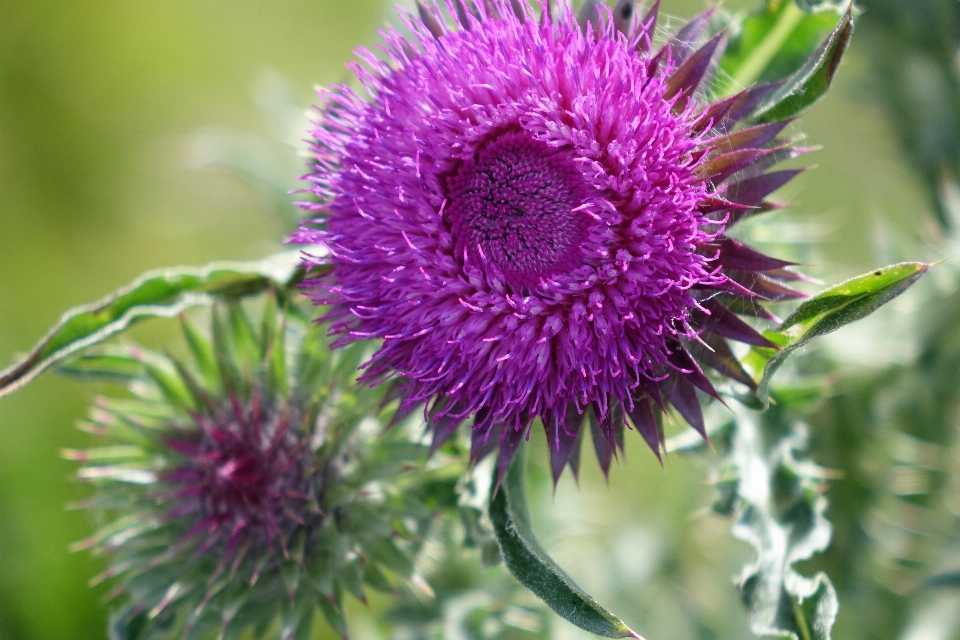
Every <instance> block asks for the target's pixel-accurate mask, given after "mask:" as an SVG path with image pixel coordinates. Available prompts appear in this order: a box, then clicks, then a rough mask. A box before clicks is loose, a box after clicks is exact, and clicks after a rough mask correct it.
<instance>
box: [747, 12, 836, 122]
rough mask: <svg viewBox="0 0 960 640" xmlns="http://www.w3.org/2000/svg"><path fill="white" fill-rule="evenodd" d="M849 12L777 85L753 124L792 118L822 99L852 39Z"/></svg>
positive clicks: (755, 113)
mask: <svg viewBox="0 0 960 640" xmlns="http://www.w3.org/2000/svg"><path fill="white" fill-rule="evenodd" d="M851 11H852V8H848V9H847V11H846V12H845V13H844V14H843V16H842V17H841V18H840V22H838V23H837V26H836V27H835V28H834V30H833V31H832V32H831V33H830V35H829V36H828V37H827V39H826V40H824V41H823V43H822V44H821V45H820V46H819V47H817V49H816V51H814V52H813V55H811V56H810V58H809V59H808V60H807V61H806V62H805V63H804V64H803V65H802V66H801V67H800V68H799V69H798V70H797V71H796V72H794V73H793V74H792V75H790V76H787V77H786V78H784V79H783V80H782V81H779V82H778V83H777V86H776V88H775V89H774V90H773V93H771V94H770V96H769V97H768V98H767V99H766V100H764V101H763V102H762V103H760V105H759V106H758V107H757V109H756V110H755V111H754V112H753V113H752V114H751V117H753V118H754V119H755V120H756V121H757V122H777V121H780V120H784V119H786V118H792V117H794V116H796V115H797V114H799V113H800V112H802V111H803V110H804V109H806V108H807V107H809V106H810V105H812V104H813V103H814V102H816V101H817V100H819V99H820V98H822V97H823V95H824V94H825V93H826V92H827V89H829V88H830V84H831V83H832V82H833V76H834V75H835V74H836V72H837V68H838V67H839V66H840V60H841V59H842V58H843V54H844V52H845V51H846V50H847V45H848V44H850V37H851V36H852V35H853V17H852V16H851Z"/></svg>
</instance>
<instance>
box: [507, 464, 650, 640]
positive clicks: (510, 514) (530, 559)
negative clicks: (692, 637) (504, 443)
mask: <svg viewBox="0 0 960 640" xmlns="http://www.w3.org/2000/svg"><path fill="white" fill-rule="evenodd" d="M526 449H527V447H526V446H525V445H521V446H520V448H519V450H518V452H517V454H516V457H515V458H514V460H513V463H512V464H511V465H510V469H509V470H508V472H507V475H506V478H505V480H504V482H503V484H502V485H501V486H500V488H499V490H495V489H491V491H495V493H493V497H492V499H491V500H490V520H491V522H492V523H493V529H494V533H495V534H496V537H497V542H498V543H499V545H500V553H501V554H502V556H503V560H504V563H505V564H506V565H507V568H508V569H509V570H510V573H512V574H513V576H514V577H515V578H516V579H517V581H518V582H520V584H522V585H523V586H525V587H526V588H527V589H529V590H530V591H532V592H533V593H534V595H536V596H537V597H538V598H540V599H541V600H543V602H545V603H546V604H547V606H548V607H550V608H551V609H553V610H554V611H555V612H556V613H557V614H559V615H560V616H562V617H563V618H565V619H566V620H568V621H570V622H571V623H573V624H575V625H576V626H578V627H580V628H581V629H585V630H587V631H589V632H591V633H595V634H597V635H600V636H604V637H606V638H641V639H642V637H641V636H640V635H638V634H637V633H635V632H634V631H632V630H631V629H630V628H629V627H627V625H625V624H624V623H623V622H622V621H621V620H620V619H619V618H617V617H616V616H615V615H613V614H612V613H610V612H609V611H607V610H606V609H604V608H603V607H602V606H601V605H600V604H599V603H598V602H597V601H596V600H594V599H593V598H592V597H591V596H590V595H589V594H587V593H586V592H585V591H584V590H583V589H582V588H580V586H579V585H577V583H576V582H574V581H573V579H572V578H571V577H570V576H569V575H567V574H566V572H564V571H563V569H561V568H560V567H559V566H558V565H557V563H556V562H554V561H553V559H552V558H551V557H550V556H549V554H547V552H546V551H545V550H544V549H543V547H542V546H540V542H539V541H538V540H537V537H536V535H535V534H534V532H533V528H532V527H531V525H530V514H529V512H528V510H527V499H526V490H525V487H524V482H525V480H524V476H525V473H526ZM497 477H498V474H497V473H494V474H493V479H494V482H496V479H497Z"/></svg>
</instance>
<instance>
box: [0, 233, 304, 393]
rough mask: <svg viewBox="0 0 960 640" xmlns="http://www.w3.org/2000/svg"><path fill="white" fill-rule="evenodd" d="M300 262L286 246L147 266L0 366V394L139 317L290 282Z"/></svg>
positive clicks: (77, 309)
mask: <svg viewBox="0 0 960 640" xmlns="http://www.w3.org/2000/svg"><path fill="white" fill-rule="evenodd" d="M298 263H299V254H298V252H288V253H282V254H279V255H276V256H272V257H270V258H266V259H264V260H259V261H253V262H217V263H212V264H210V265H207V266H205V267H178V268H173V269H163V270H160V271H152V272H148V273H146V274H144V275H143V276H141V277H139V278H137V279H136V280H134V281H133V282H132V283H131V284H129V285H127V286H125V287H122V288H120V289H118V290H117V291H115V292H114V293H111V294H110V295H108V296H106V297H105V298H103V299H101V300H99V301H98V302H95V303H93V304H89V305H84V306H80V307H75V308H73V309H71V310H69V311H67V312H66V313H65V314H63V315H62V316H61V317H60V320H59V321H58V322H57V324H56V325H54V327H53V328H52V329H51V330H50V331H49V332H48V333H47V335H46V336H44V337H43V339H42V340H40V342H39V343H38V344H37V345H36V346H35V347H34V348H33V349H32V350H31V351H30V353H29V354H27V356H26V357H24V358H23V359H22V360H20V362H17V363H16V364H14V365H12V366H10V367H9V368H7V369H5V370H4V371H2V372H0V397H3V396H5V395H7V394H9V393H13V392H14V391H16V390H17V389H19V388H21V387H22V386H24V385H25V384H27V383H28V382H30V381H31V380H33V379H34V378H36V377H37V376H38V375H40V374H41V373H43V372H44V371H46V370H47V369H48V368H50V367H51V366H53V365H55V364H58V363H60V362H63V361H64V360H66V359H67V358H70V357H73V356H76V355H77V354H78V353H80V352H81V351H82V350H83V349H85V348H87V347H89V346H91V345H94V344H97V343H99V342H102V341H104V340H106V339H107V338H109V337H111V336H114V335H116V334H117V333H119V332H121V331H123V330H125V329H126V328H128V327H129V326H131V325H132V324H135V323H137V322H139V321H141V320H145V319H148V318H172V317H175V316H177V315H179V314H180V313H182V312H183V311H185V310H186V309H188V308H190V307H194V306H198V305H208V304H211V303H212V302H213V301H214V300H215V299H216V298H217V297H239V296H243V295H248V294H251V293H256V292H259V291H263V290H264V289H265V288H267V287H269V286H270V285H271V284H275V285H278V286H280V287H286V286H289V285H290V284H291V283H292V282H293V281H294V280H295V279H296V276H297V274H298V273H299V270H298V266H297V265H298Z"/></svg>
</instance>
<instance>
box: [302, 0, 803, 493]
mask: <svg viewBox="0 0 960 640" xmlns="http://www.w3.org/2000/svg"><path fill="white" fill-rule="evenodd" d="M559 5H560V6H559V7H555V8H554V9H551V3H549V2H547V3H540V7H539V15H537V13H538V12H537V11H535V10H534V7H532V6H531V5H529V4H528V3H527V2H521V1H518V0H511V1H508V0H485V1H483V2H480V1H479V0H464V1H450V2H447V3H445V4H443V5H442V6H441V5H438V4H436V3H429V4H428V3H423V4H420V5H419V8H420V11H419V15H418V16H406V22H407V25H408V27H409V29H410V32H411V33H412V35H410V36H404V35H401V34H400V33H398V32H396V31H392V30H390V31H387V32H385V33H384V34H383V37H384V40H385V46H384V52H385V54H386V56H385V59H378V58H377V57H376V56H374V55H373V54H371V53H370V52H368V51H365V50H360V52H359V57H360V58H361V59H362V60H363V62H364V63H365V66H361V65H359V64H355V65H353V67H352V68H353V71H354V72H355V73H356V75H357V77H358V78H359V80H360V82H361V83H362V84H363V87H364V89H365V90H366V92H367V93H368V94H369V99H367V98H363V97H361V96H359V95H357V94H356V93H354V92H353V91H352V90H351V89H349V88H347V87H339V88H336V89H332V90H329V91H325V92H323V93H322V106H321V108H320V109H319V112H318V115H317V120H316V126H315V128H314V129H313V130H312V135H313V137H314V143H313V156H314V158H315V162H314V163H313V171H312V173H310V174H309V175H308V176H306V179H307V180H308V181H309V182H310V185H311V190H312V192H313V193H314V194H315V196H316V201H315V202H313V203H306V204H304V206H305V207H306V208H308V209H309V210H311V211H312V212H313V214H314V216H315V217H314V219H313V220H311V221H310V222H308V223H306V224H305V225H304V226H303V227H302V228H301V230H300V231H299V233H297V234H295V235H294V236H292V238H291V240H292V241H293V242H295V243H300V244H304V245H309V246H308V248H306V249H305V250H304V256H305V261H306V264H307V265H309V266H316V265H328V266H329V265H332V266H333V269H331V270H328V271H324V272H323V275H322V276H318V277H316V278H314V279H313V280H311V281H309V282H308V283H307V288H308V291H309V294H310V295H311V296H312V297H313V299H314V301H315V302H316V303H317V304H325V305H330V306H329V309H328V311H327V313H326V315H325V316H323V318H321V320H323V321H330V322H331V332H332V333H333V334H335V335H337V336H339V338H338V340H337V341H336V343H335V345H336V346H344V345H347V344H350V343H353V342H356V341H358V340H366V339H371V338H374V339H379V340H382V346H381V348H380V349H379V351H377V352H376V353H375V354H374V355H373V357H372V358H371V359H370V360H369V361H368V362H367V363H366V364H365V365H364V367H365V373H364V376H363V378H362V380H364V381H367V382H369V383H379V382H382V381H385V380H387V379H390V378H394V379H395V381H394V382H395V384H396V385H397V390H396V395H398V396H399V397H400V399H401V406H400V411H401V413H406V412H408V411H412V410H414V408H416V407H418V406H420V405H423V406H424V407H425V412H426V417H427V419H428V423H429V425H430V427H431V428H432V429H433V433H434V443H435V445H438V444H440V443H442V442H444V441H445V440H446V439H447V438H448V437H450V435H451V434H452V433H453V432H454V430H455V429H456V428H457V426H458V425H459V424H461V423H463V422H468V423H470V424H471V426H472V429H473V452H472V456H473V458H474V459H477V458H480V457H482V456H484V455H486V454H488V453H490V452H492V451H494V450H496V449H497V447H499V452H500V453H499V456H500V470H501V473H503V472H504V471H505V469H506V467H507V465H508V463H509V461H510V459H511V458H512V456H513V454H514V452H515V450H516V448H517V446H518V444H519V442H520V440H521V439H522V438H524V437H525V435H527V434H528V433H529V429H530V428H531V425H532V424H533V422H534V420H535V419H536V418H538V417H539V418H540V420H541V421H542V423H543V426H544V428H545V429H546V432H547V436H548V441H549V443H550V455H551V463H552V466H553V473H554V478H555V479H556V478H558V477H559V475H560V473H561V472H562V470H563V469H564V467H565V466H566V465H567V464H570V465H571V466H574V467H575V466H576V464H577V462H576V461H577V460H578V459H579V455H578V454H577V455H575V452H577V451H579V443H580V441H581V438H580V434H581V431H584V430H586V429H587V427H586V425H587V424H589V425H590V427H589V428H590V430H591V431H592V435H593V441H594V446H595V449H596V452H597V456H598V458H599V460H600V462H601V465H602V466H603V468H604V471H606V470H607V468H608V467H609V464H610V460H611V457H612V455H614V454H615V452H616V449H617V448H622V446H623V439H622V434H623V430H624V428H625V426H626V425H627V421H628V420H629V423H630V424H632V425H633V426H634V427H636V429H637V430H638V431H639V432H640V434H641V435H642V436H643V437H644V438H645V440H646V441H647V443H648V444H649V445H650V447H651V448H652V449H653V450H654V451H655V452H657V454H658V455H659V451H660V447H661V444H662V441H663V435H662V428H661V426H660V414H661V412H662V410H663V408H664V407H665V405H666V403H667V402H669V403H670V404H672V405H673V406H674V407H675V408H676V409H677V411H678V412H679V413H680V414H682V415H683V417H684V418H686V420H687V421H689V422H690V424H692V425H693V426H694V427H695V428H696V429H698V430H700V431H701V432H703V431H704V426H703V417H702V411H701V408H700V400H699V398H698V393H703V394H707V395H711V396H716V395H717V392H716V391H715V390H714V387H713V385H712V384H711V382H710V381H709V380H708V378H707V377H706V376H705V375H704V373H703V370H702V368H701V364H705V365H707V366H709V367H711V368H713V369H715V370H717V371H718V372H719V373H720V374H722V375H724V376H727V377H729V378H732V379H734V380H737V381H739V382H741V383H743V384H745V385H749V386H753V385H754V381H753V380H752V379H751V377H750V376H749V375H748V373H747V372H746V371H745V370H744V368H743V367H742V366H741V365H740V363H739V362H738V361H737V359H736V358H735V357H734V356H733V354H732V352H731V349H730V347H729V346H728V345H727V342H726V340H727V339H733V340H737V341H740V342H745V343H748V344H751V345H758V346H765V347H774V345H772V344H771V343H769V342H768V341H767V340H766V339H764V338H763V337H762V336H761V335H760V334H759V333H757V332H756V331H755V330H754V329H752V328H751V326H750V325H749V324H747V323H746V322H744V321H743V320H741V319H740V318H739V317H738V314H740V315H744V314H745V315H753V316H758V317H761V318H764V317H766V318H770V317H772V316H770V315H769V313H768V312H766V311H765V310H763V309H762V308H761V307H760V306H758V304H757V302H758V301H763V300H779V299H783V298H789V297H795V296H798V295H799V294H798V293H797V292H795V291H793V290H791V289H789V288H787V287H785V286H783V284H782V283H781V282H780V281H781V280H783V279H790V278H794V277H796V276H794V275H793V274H791V273H789V272H788V271H784V267H786V266H788V265H789V264H790V263H787V262H784V261H781V260H776V259H773V258H769V257H767V256H765V255H762V254H760V253H758V252H757V251H755V250H753V249H751V248H749V247H747V246H744V245H743V244H741V243H739V242H737V241H735V240H733V239H731V238H729V237H727V236H726V235H725V230H726V229H727V227H729V226H730V225H731V224H733V223H734V222H736V221H737V220H739V219H741V218H743V217H745V216H746V215H750V214H751V213H753V212H756V211H761V210H764V209H765V208H770V205H767V204H766V203H764V198H765V197H766V196H767V195H769V194H770V193H772V192H773V191H774V190H776V189H777V188H778V187H780V186H781V185H783V184H784V183H785V182H786V181H788V180H789V179H790V178H792V177H793V176H794V175H796V173H798V172H797V171H780V172H774V173H764V172H765V171H766V170H767V169H768V168H769V167H770V166H771V165H773V164H775V163H777V162H779V161H781V160H783V159H785V158H787V157H792V156H795V155H797V154H798V153H799V152H798V150H796V149H793V148H791V147H790V146H789V145H788V144H786V143H784V142H783V141H779V140H778V139H777V136H778V135H779V134H780V132H781V131H782V130H783V129H784V128H785V126H786V125H787V124H788V122H787V121H780V122H771V123H766V124H759V125H754V126H747V125H743V124H740V122H741V120H743V119H744V118H745V117H747V116H748V114H750V112H751V111H752V110H753V109H754V107H755V106H756V105H757V104H758V103H759V102H760V101H761V100H762V99H763V98H764V97H765V96H767V95H768V94H769V93H770V92H771V90H772V88H771V86H758V87H753V88H749V89H747V90H745V91H743V92H741V93H739V94H737V95H734V96H731V97H729V98H726V99H723V100H715V101H712V102H711V101H710V100H709V99H708V98H707V95H708V94H707V90H706V87H707V86H708V84H709V79H710V76H711V73H712V70H713V68H714V66H715V62H716V60H717V59H718V58H719V56H720V55H721V53H722V50H723V47H724V35H723V34H722V33H721V34H717V35H715V36H713V37H712V38H710V39H708V40H706V42H705V43H703V44H702V45H697V44H696V43H698V42H700V41H701V40H702V39H703V34H704V33H705V32H706V30H707V27H708V25H709V22H710V16H711V14H710V12H708V13H706V14H704V15H701V16H698V17H697V18H695V19H694V20H693V21H691V22H690V23H688V24H686V25H685V26H683V27H682V28H681V29H680V30H679V31H678V32H677V33H676V34H675V35H674V36H673V37H672V38H671V39H670V40H669V41H668V42H667V43H666V44H665V45H664V46H663V47H662V48H660V49H658V50H654V48H653V47H652V44H651V41H652V38H653V34H654V28H655V23H656V20H657V11H658V6H659V3H657V4H655V5H654V6H653V8H652V9H650V10H649V11H648V12H647V13H646V14H645V15H640V13H639V12H634V11H633V3H632V2H629V1H625V0H621V2H619V3H618V4H617V6H616V7H615V8H614V9H613V11H612V12H611V11H610V10H608V9H606V8H604V7H602V6H601V5H600V3H598V2H585V3H584V4H583V7H582V9H581V12H580V14H579V15H576V14H574V12H573V10H572V9H570V8H569V7H567V5H566V4H565V3H559ZM574 471H575V472H576V468H574Z"/></svg>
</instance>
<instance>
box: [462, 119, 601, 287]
mask: <svg viewBox="0 0 960 640" xmlns="http://www.w3.org/2000/svg"><path fill="white" fill-rule="evenodd" d="M449 187H450V189H449V197H448V205H447V206H448V209H447V211H448V212H449V216H450V218H449V219H450V223H451V226H452V233H453V237H454V239H455V242H456V252H457V255H458V256H463V255H464V252H466V253H467V255H468V256H469V258H470V259H471V261H473V262H474V263H475V264H483V262H484V260H486V261H491V262H494V263H496V264H497V265H498V266H499V267H500V269H501V270H502V271H503V273H504V276H505V278H506V280H507V282H508V283H510V284H511V285H526V286H534V285H536V283H537V281H538V280H539V279H540V278H542V277H548V276H551V275H555V274H558V273H563V272H567V271H570V270H571V269H573V268H576V266H577V264H578V257H579V256H580V253H581V252H580V243H581V242H583V240H584V239H585V237H586V232H587V226H588V222H589V218H588V217H587V216H586V215H584V214H583V213H580V212H578V211H574V209H575V208H576V207H578V206H580V205H581V204H583V198H584V194H585V193H586V183H585V181H584V179H583V176H582V175H581V174H580V171H579V170H578V169H577V167H576V166H575V165H574V164H573V162H572V158H571V157H570V154H569V152H565V151H562V150H557V149H554V148H552V147H550V146H548V145H547V144H545V143H543V142H540V141H538V140H534V139H532V138H530V137H529V136H528V135H526V134H524V133H520V132H515V133H508V134H505V135H502V136H500V137H499V138H496V139H495V140H493V141H492V142H490V143H488V144H487V145H486V146H485V147H484V148H483V149H482V151H481V152H480V153H479V155H478V156H477V158H476V159H473V160H468V161H467V162H464V163H463V166H461V167H460V170H459V171H458V172H457V174H456V175H455V176H454V177H453V178H452V179H451V180H450V183H449Z"/></svg>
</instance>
